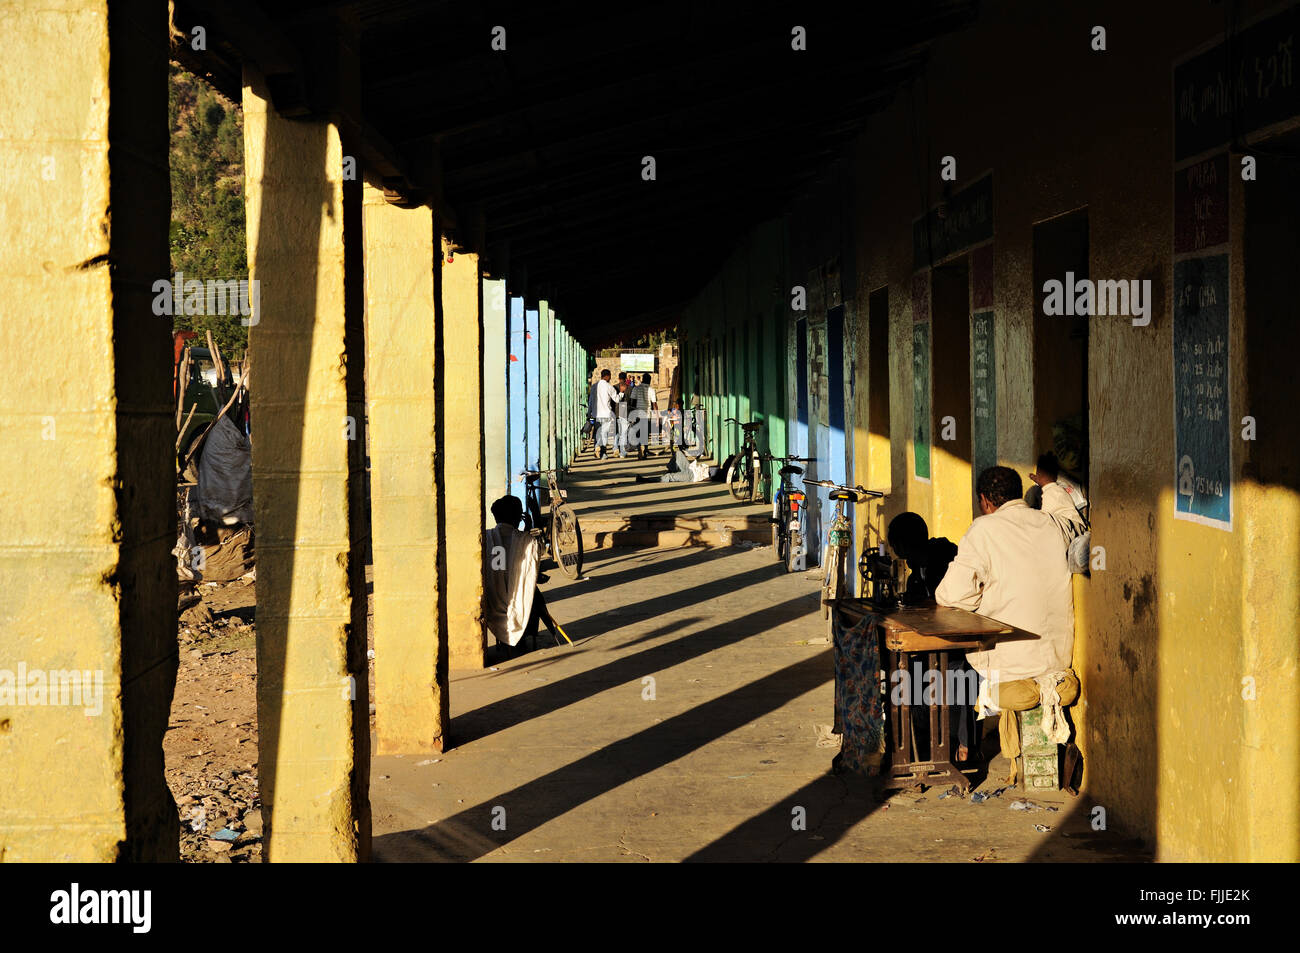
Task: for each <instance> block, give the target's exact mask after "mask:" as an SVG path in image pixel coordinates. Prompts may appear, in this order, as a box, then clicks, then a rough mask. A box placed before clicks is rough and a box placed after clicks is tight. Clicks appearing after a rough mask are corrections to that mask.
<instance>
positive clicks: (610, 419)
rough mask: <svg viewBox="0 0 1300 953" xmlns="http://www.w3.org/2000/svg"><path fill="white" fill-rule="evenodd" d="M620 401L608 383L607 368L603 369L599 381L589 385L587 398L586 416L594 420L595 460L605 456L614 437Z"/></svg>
mask: <svg viewBox="0 0 1300 953" xmlns="http://www.w3.org/2000/svg"><path fill="white" fill-rule="evenodd" d="M620 400H621V397H620V395H619V394H618V392H617V391H615V390H614V387H613V385H611V384H610V382H609V368H605V369H604V370H603V371H601V372H600V380H598V381H596V383H594V384H592V385H591V390H590V392H589V393H588V396H587V415H588V416H590V417H594V418H595V419H596V459H597V460H599V459H600V458H601V457H603V456H605V448H606V447H607V446H608V445H609V442H610V440H611V439H613V438H614V436H615V431H614V426H615V414H616V413H617V408H618V403H619V401H620ZM621 455H622V454H620V456H621Z"/></svg>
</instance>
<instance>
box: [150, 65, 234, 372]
mask: <svg viewBox="0 0 1300 953" xmlns="http://www.w3.org/2000/svg"><path fill="white" fill-rule="evenodd" d="M167 111H168V119H169V122H170V126H171V187H172V221H171V235H170V245H171V266H172V274H175V273H176V272H177V271H182V272H184V273H185V277H186V278H187V279H189V278H197V279H199V280H201V281H205V280H207V279H209V278H221V279H229V278H247V277H248V253H247V248H246V244H245V238H244V122H243V114H242V113H241V112H240V110H239V109H238V108H237V107H236V106H234V105H233V104H230V103H228V102H226V101H225V100H224V99H223V98H222V97H220V96H218V95H217V94H216V93H215V92H213V90H212V89H211V88H209V87H208V85H207V84H206V83H204V82H202V81H201V80H199V79H198V78H197V77H195V76H193V75H191V74H190V73H187V72H185V71H184V70H182V69H180V68H179V67H177V66H174V65H173V66H172V68H171V81H170V84H169V90H168V110H167ZM172 321H173V326H174V327H175V328H177V329H191V330H194V331H198V332H199V338H200V341H202V340H203V338H204V336H205V335H204V332H205V331H208V330H211V331H212V337H213V339H214V340H215V341H216V342H217V346H218V347H220V348H221V352H222V354H223V355H224V356H226V357H228V358H231V359H235V360H238V359H240V358H242V356H243V354H244V350H245V348H247V346H248V328H246V327H245V326H244V325H243V324H242V323H241V321H240V315H239V314H237V313H236V314H225V315H220V314H201V315H184V314H178V315H175V316H174V317H173V318H172ZM196 343H199V342H196Z"/></svg>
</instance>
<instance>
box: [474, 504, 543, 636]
mask: <svg viewBox="0 0 1300 953" xmlns="http://www.w3.org/2000/svg"><path fill="white" fill-rule="evenodd" d="M492 518H493V519H495V520H496V521H497V525H496V526H494V527H492V528H491V529H489V530H488V531H487V533H486V536H485V539H484V543H485V544H486V545H485V547H484V549H485V551H484V553H483V604H484V606H483V607H484V610H485V614H486V616H487V624H488V629H489V630H491V632H492V634H493V635H495V636H496V638H497V644H498V645H501V646H504V647H505V651H506V653H507V655H508V656H513V655H518V654H519V653H520V652H521V651H522V647H521V646H520V643H521V642H522V641H523V638H524V636H525V635H531V636H532V637H533V638H534V639H536V637H537V626H538V623H539V622H545V623H546V627H547V628H548V629H550V630H551V633H552V634H553V635H554V634H555V632H556V626H555V620H554V619H552V618H551V614H550V612H548V611H547V609H546V600H545V599H544V598H542V590H541V589H539V588H538V587H537V584H538V582H544V581H545V577H544V576H539V574H538V571H537V567H538V553H537V540H536V539H534V538H533V535H532V533H529V532H528V531H526V530H521V529H520V528H519V524H520V523H521V522H523V519H524V504H523V503H522V502H521V501H520V499H519V497H517V496H503V497H501V499H499V500H497V501H496V502H495V503H493V504H492ZM556 641H557V642H558V641H559V638H558V637H557V638H556Z"/></svg>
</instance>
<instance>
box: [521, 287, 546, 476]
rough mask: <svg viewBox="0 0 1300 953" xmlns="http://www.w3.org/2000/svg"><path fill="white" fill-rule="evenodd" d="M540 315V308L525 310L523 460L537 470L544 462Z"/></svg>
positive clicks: (530, 467)
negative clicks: (542, 450) (524, 434)
mask: <svg viewBox="0 0 1300 953" xmlns="http://www.w3.org/2000/svg"><path fill="white" fill-rule="evenodd" d="M539 318H540V314H539V312H538V309H537V308H529V309H527V310H525V311H524V393H525V395H526V397H525V400H526V406H527V411H526V417H525V420H524V426H525V428H526V436H525V438H524V446H525V450H524V461H525V464H524V465H525V466H527V467H528V468H529V469H530V470H536V469H537V467H538V466H539V464H540V463H541V444H542V405H541V401H542V382H541V375H540V367H539V363H540V352H539V349H538V343H539V340H540V338H539V335H540V334H541V332H540V330H539V328H538V321H539Z"/></svg>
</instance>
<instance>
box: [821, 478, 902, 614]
mask: <svg viewBox="0 0 1300 953" xmlns="http://www.w3.org/2000/svg"><path fill="white" fill-rule="evenodd" d="M801 482H802V483H803V485H804V486H806V487H807V486H821V487H825V488H826V489H828V490H830V491H831V493H830V497H831V499H832V500H834V501H835V510H834V512H833V513H832V514H831V525H830V526H829V528H827V530H826V550H825V553H826V556H825V559H824V560H823V562H824V563H825V565H826V572H825V573H824V574H823V576H822V618H823V619H827V620H829V619H830V617H831V606H830V603H831V602H833V601H834V600H836V599H838V598H840V587H841V586H842V585H844V583H845V582H847V581H848V580H847V578H846V571H847V569H848V559H849V557H850V556H851V555H852V553H853V523H852V522H851V521H850V520H849V518H848V516H847V515H846V514H845V512H844V504H845V503H847V502H850V501H852V502H854V503H865V502H866V501H867V500H868V499H871V498H873V497H874V498H876V499H880V498H881V497H883V496H884V495H885V494H884V493H882V492H880V491H879V490H868V489H866V488H865V487H862V486H843V485H842V484H839V483H834V482H832V481H830V480H803V481H801ZM852 595H853V587H852V585H851V584H850V586H849V592H848V596H850V597H851V596H852Z"/></svg>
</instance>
